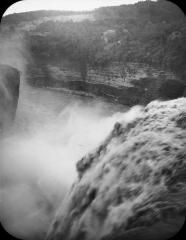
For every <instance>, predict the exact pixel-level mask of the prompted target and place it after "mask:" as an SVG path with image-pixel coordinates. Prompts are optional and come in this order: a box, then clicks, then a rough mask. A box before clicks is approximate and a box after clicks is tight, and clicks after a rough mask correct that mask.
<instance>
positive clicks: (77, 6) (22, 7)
mask: <svg viewBox="0 0 186 240" xmlns="http://www.w3.org/2000/svg"><path fill="white" fill-rule="evenodd" d="M139 1H145V0H53V1H49V0H39V1H38V0H24V1H19V2H16V3H14V4H12V5H11V6H10V7H9V8H8V9H7V10H6V11H5V13H4V16H6V15H9V14H13V13H21V12H30V11H38V10H61V11H91V10H94V9H95V8H99V7H104V6H119V5H123V4H134V3H136V2H139ZM153 1H154V0H153Z"/></svg>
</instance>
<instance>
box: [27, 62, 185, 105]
mask: <svg viewBox="0 0 186 240" xmlns="http://www.w3.org/2000/svg"><path fill="white" fill-rule="evenodd" d="M27 79H28V81H29V82H31V83H33V85H35V86H39V87H50V88H56V89H61V90H67V89H69V90H71V91H73V93H75V94H82V95H83V94H84V95H89V96H99V97H104V98H106V99H108V100H110V101H114V102H118V103H121V104H124V105H129V106H133V105H135V104H147V103H149V102H150V101H152V100H155V99H165V100H166V99H174V98H177V97H181V96H183V92H184V88H185V86H184V84H183V83H182V82H181V81H180V80H179V78H178V77H177V76H176V75H175V74H174V73H173V72H171V71H165V70H162V69H159V68H155V67H151V66H148V65H147V64H140V63H128V64H126V65H124V64H123V63H120V62H113V63H111V64H110V65H109V66H107V67H95V68H93V67H90V66H87V70H86V73H85V77H84V79H83V77H82V73H81V69H79V68H78V66H76V65H74V64H73V63H72V62H71V63H70V62H67V61H64V60H60V61H59V62H58V63H48V64H44V65H43V64H40V66H39V67H38V65H37V66H34V65H32V67H29V70H28V78H27ZM168 90H169V91H168Z"/></svg>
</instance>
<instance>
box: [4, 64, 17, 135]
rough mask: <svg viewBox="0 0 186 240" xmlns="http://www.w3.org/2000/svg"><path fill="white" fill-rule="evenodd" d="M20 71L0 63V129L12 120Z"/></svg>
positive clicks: (15, 107)
mask: <svg viewBox="0 0 186 240" xmlns="http://www.w3.org/2000/svg"><path fill="white" fill-rule="evenodd" d="M19 84H20V72H19V71H18V70H17V69H15V68H13V67H11V66H8V65H3V64H0V130H2V129H5V128H6V127H9V126H10V124H11V123H12V121H13V120H14V117H15V114H16V109H17V103H18V97H19Z"/></svg>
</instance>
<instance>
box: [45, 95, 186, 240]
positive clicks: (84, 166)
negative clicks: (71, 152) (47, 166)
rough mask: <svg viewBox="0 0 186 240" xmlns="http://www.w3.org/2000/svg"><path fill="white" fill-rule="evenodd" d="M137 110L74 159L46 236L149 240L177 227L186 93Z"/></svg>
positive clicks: (183, 191) (182, 210)
mask: <svg viewBox="0 0 186 240" xmlns="http://www.w3.org/2000/svg"><path fill="white" fill-rule="evenodd" d="M135 111H137V110H135V109H134V110H133V113H132V112H131V113H129V114H134V112H135ZM138 111H139V112H138V113H137V114H134V115H136V116H135V117H133V120H132V121H128V122H127V121H126V120H125V121H123V122H121V123H116V124H115V127H114V129H113V131H112V132H111V133H110V135H109V136H108V137H107V138H106V140H105V141H104V142H103V144H102V145H100V146H99V147H98V148H97V149H96V150H95V151H93V152H92V153H90V154H89V155H88V156H85V157H84V158H82V159H81V160H80V161H79V162H78V163H77V171H78V173H79V179H78V180H77V181H76V182H75V183H74V185H73V186H72V188H71V190H70V192H69V193H68V195H67V197H66V199H65V200H64V202H63V203H62V206H61V208H60V210H59V211H58V214H57V216H56V218H55V219H54V222H53V224H52V227H51V229H50V231H49V234H48V236H47V240H78V239H79V240H80V239H81V240H121V239H127V240H133V239H135V240H136V239H137V240H150V239H151V240H152V239H154V240H155V239H167V238H169V237H172V236H174V235H175V234H176V233H177V232H178V231H179V230H180V228H181V227H182V225H183V222H184V220H185V214H186V177H185V176H186V98H179V99H176V100H171V101H164V102H160V101H154V102H151V103H150V104H148V105H147V106H146V107H145V108H141V109H140V110H138ZM130 116H131V115H130ZM125 119H127V117H126V118H125Z"/></svg>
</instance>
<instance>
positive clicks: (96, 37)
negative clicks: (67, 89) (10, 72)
mask: <svg viewBox="0 0 186 240" xmlns="http://www.w3.org/2000/svg"><path fill="white" fill-rule="evenodd" d="M2 24H3V25H4V26H9V27H11V29H18V30H19V32H21V33H24V39H25V41H26V43H27V44H26V45H27V48H28V50H29V53H30V55H31V59H32V61H30V68H29V70H30V71H32V74H33V73H34V71H36V72H37V74H38V69H37V67H38V66H40V69H41V71H42V74H41V75H42V76H44V79H45V80H42V81H41V82H40V83H38V82H37V85H44V86H48V85H51V84H52V83H51V81H52V77H51V76H52V72H51V69H52V71H53V72H54V70H55V69H56V74H57V72H58V73H59V76H60V77H61V76H62V72H63V70H62V68H61V66H62V65H63V66H66V65H67V68H71V70H72V71H76V72H78V73H79V74H80V75H79V77H80V79H81V80H83V81H86V80H87V79H89V69H91V71H92V69H94V70H95V69H105V68H107V67H109V66H110V65H112V64H113V63H118V64H119V65H122V66H123V67H122V70H121V78H123V79H124V81H125V78H126V75H127V74H128V75H129V74H133V73H134V72H135V71H137V70H139V68H140V67H139V66H138V69H135V67H133V68H131V63H137V64H140V66H141V64H144V65H145V66H148V67H153V68H156V69H158V71H169V72H171V74H172V75H174V77H173V78H174V80H175V79H176V80H177V81H179V82H180V83H182V84H184V85H185V84H186V68H185V60H186V45H185V42H186V21H185V15H184V13H183V12H182V11H181V9H179V7H177V6H176V5H174V4H173V3H171V2H168V1H164V0H163V1H161V0H159V1H157V2H151V1H144V2H138V3H136V4H133V5H122V6H116V7H103V8H99V9H96V10H94V11H92V12H60V11H38V12H30V13H21V14H13V15H9V16H5V17H4V18H3V19H2ZM149 72H150V70H149ZM60 74H61V75H60ZM53 75H54V74H53ZM76 75H77V74H76ZM133 75H134V74H133ZM150 75H152V73H150ZM158 76H159V75H158ZM55 77H56V76H55ZM74 77H75V75H74ZM76 77H77V76H76ZM148 77H149V75H148ZM56 78H57V77H56ZM162 78H164V77H162ZM143 80H144V78H142V81H141V83H139V81H138V82H137V83H136V81H135V78H134V79H133V78H132V77H131V78H130V81H129V82H130V83H133V84H137V85H138V86H139V85H140V84H142V85H143V84H144V81H143ZM150 80H152V81H153V79H150ZM150 80H149V81H150ZM163 80H166V81H169V77H168V78H167V77H166V79H163ZM30 81H31V83H32V84H36V82H35V81H36V79H31V80H30ZM43 81H44V82H43ZM116 81H117V80H116ZM145 81H146V79H145ZM170 81H171V80H170ZM168 84H169V83H168ZM169 85H170V88H173V89H176V88H175V84H173V85H172V84H169ZM180 86H181V88H182V89H183V86H182V85H179V87H178V88H177V90H178V92H179V94H178V95H180V94H181V93H180ZM163 91H164V90H163ZM175 91H176V90H175ZM173 95H174V94H173Z"/></svg>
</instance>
